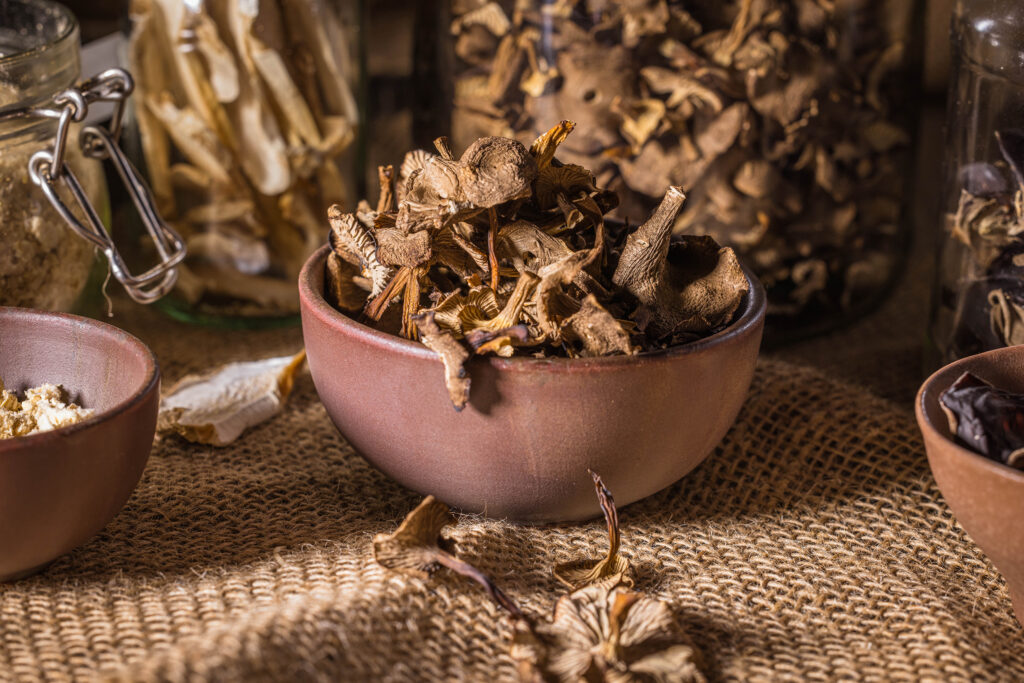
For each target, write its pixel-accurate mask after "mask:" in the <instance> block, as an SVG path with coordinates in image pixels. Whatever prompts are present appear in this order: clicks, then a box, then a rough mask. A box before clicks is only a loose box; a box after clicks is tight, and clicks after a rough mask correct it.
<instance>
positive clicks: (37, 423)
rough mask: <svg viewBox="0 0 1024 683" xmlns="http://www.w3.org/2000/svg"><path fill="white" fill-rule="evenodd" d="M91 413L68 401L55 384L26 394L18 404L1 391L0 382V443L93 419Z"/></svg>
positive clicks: (41, 386)
mask: <svg viewBox="0 0 1024 683" xmlns="http://www.w3.org/2000/svg"><path fill="white" fill-rule="evenodd" d="M92 415H93V411H92V410H90V409H88V408H82V407H80V406H78V405H76V404H74V403H71V402H69V401H68V398H67V392H65V391H64V389H63V388H62V387H61V386H59V385H56V384H42V385H40V386H38V387H35V388H33V389H28V390H26V391H25V400H24V401H19V400H18V397H17V396H15V395H14V393H13V392H10V391H7V390H6V389H4V383H3V380H0V439H10V438H12V437H16V436H28V435H29V434H37V433H39V432H47V431H50V430H51V429H57V428H59V427H67V426H69V425H73V424H75V423H77V422H81V421H82V420H85V419H88V418H90V417H92Z"/></svg>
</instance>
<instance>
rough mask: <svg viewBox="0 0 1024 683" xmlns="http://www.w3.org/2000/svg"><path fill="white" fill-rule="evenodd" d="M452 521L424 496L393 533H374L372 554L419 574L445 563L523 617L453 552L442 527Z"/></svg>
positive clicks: (394, 566) (393, 566)
mask: <svg viewBox="0 0 1024 683" xmlns="http://www.w3.org/2000/svg"><path fill="white" fill-rule="evenodd" d="M454 521H455V518H454V517H453V516H452V514H451V511H450V510H449V509H448V506H447V505H445V504H444V503H442V502H441V501H439V500H437V499H435V498H434V497H433V496H427V497H426V498H424V499H423V501H422V502H421V503H420V504H419V505H418V506H416V509H414V510H413V511H412V512H410V513H409V514H408V515H406V517H405V519H404V520H402V523H401V524H400V525H399V527H398V528H397V529H396V530H395V531H394V532H393V533H390V534H377V535H376V536H374V537H373V557H374V559H375V560H377V563H378V564H380V565H381V566H382V567H386V568H387V569H394V570H397V571H403V572H407V573H410V574H414V575H418V576H427V575H429V574H430V573H431V572H432V571H433V570H434V569H435V568H436V567H437V566H438V565H441V566H444V567H447V568H448V569H451V570H452V571H453V572H455V573H456V574H459V575H461V576H464V577H466V578H468V579H472V580H473V581H476V582H477V583H479V584H480V585H481V586H483V588H484V590H486V591H487V594H488V595H489V596H490V597H491V599H492V600H494V602H496V603H497V604H498V605H500V606H501V607H502V608H504V609H505V610H506V611H508V612H509V614H511V615H512V616H513V617H515V618H522V616H523V615H522V612H520V610H519V608H518V607H517V606H516V605H515V603H513V602H512V601H511V600H510V599H509V598H508V596H507V595H505V594H504V593H503V592H502V591H501V589H500V588H498V587H497V586H495V585H494V583H493V582H492V581H491V580H490V579H489V578H488V577H487V576H486V575H485V574H484V573H483V572H481V571H480V570H479V569H477V568H476V567H474V566H473V565H471V564H469V563H467V562H464V561H462V560H460V559H459V558H457V557H455V555H453V554H452V552H451V550H452V547H453V544H452V543H451V541H449V540H448V539H446V538H444V536H442V535H441V530H442V529H444V528H445V527H446V526H448V525H449V524H451V523H453V522H454Z"/></svg>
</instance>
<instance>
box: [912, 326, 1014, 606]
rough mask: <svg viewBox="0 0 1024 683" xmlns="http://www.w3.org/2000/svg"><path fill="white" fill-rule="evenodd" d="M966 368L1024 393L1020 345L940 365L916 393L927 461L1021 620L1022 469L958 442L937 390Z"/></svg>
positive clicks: (981, 376) (991, 380) (1011, 389)
mask: <svg viewBox="0 0 1024 683" xmlns="http://www.w3.org/2000/svg"><path fill="white" fill-rule="evenodd" d="M964 372H972V373H974V374H975V375H977V376H978V377H980V378H982V379H984V380H986V381H988V382H991V383H992V384H994V385H995V386H997V387H1000V388H1002V389H1008V390H1010V391H1014V392H1021V393H1024V346H1018V347H1011V348H1006V349H997V350H995V351H988V352H986V353H982V354H979V355H977V356H970V357H968V358H964V359H962V360H959V361H956V362H955V363H952V364H950V365H947V366H946V367H944V368H942V369H941V370H939V371H938V372H936V373H935V374H934V375H932V376H931V377H929V378H928V380H927V381H925V383H924V385H923V386H922V387H921V390H920V391H919V392H918V394H917V404H916V412H917V422H918V425H919V426H920V427H921V433H922V434H923V435H924V445H925V450H926V451H927V452H928V464H929V465H931V468H932V474H933V475H934V476H935V482H936V483H937V484H938V485H939V490H940V491H942V496H943V497H944V498H945V499H946V502H947V503H948V504H949V507H950V509H951V510H952V511H953V514H954V515H956V518H957V521H959V522H960V525H961V526H962V527H963V528H964V530H965V531H966V532H967V533H968V534H969V535H970V537H971V538H972V539H974V541H975V543H977V544H978V546H979V547H980V548H981V549H982V550H983V551H985V554H986V555H988V557H989V559H991V560H992V563H993V564H994V565H995V566H996V568H997V569H998V570H999V571H1000V572H1001V573H1002V575H1003V577H1004V578H1005V579H1006V583H1007V586H1008V587H1009V589H1010V597H1011V598H1012V600H1013V606H1014V612H1015V613H1016V615H1017V620H1018V621H1020V622H1021V624H1024V525H1021V519H1024V472H1021V471H1019V470H1015V469H1013V468H1011V467H1007V466H1005V465H1002V464H1000V463H998V462H995V461H993V460H989V459H988V458H986V457H984V456H981V455H979V454H977V453H975V452H974V451H972V450H970V449H968V448H964V447H963V446H961V445H959V444H958V443H956V442H955V441H954V440H953V438H952V435H951V434H950V431H949V423H948V421H947V419H946V416H945V414H944V413H943V412H942V408H941V407H940V405H939V395H940V394H941V393H942V392H943V391H945V390H946V389H948V388H949V386H950V385H951V384H952V383H953V382H955V381H956V379H957V377H959V376H960V375H961V374H963V373H964Z"/></svg>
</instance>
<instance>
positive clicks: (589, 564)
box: [554, 472, 633, 590]
mask: <svg viewBox="0 0 1024 683" xmlns="http://www.w3.org/2000/svg"><path fill="white" fill-rule="evenodd" d="M590 476H591V477H593V479H594V488H596V489H597V500H598V502H599V503H600V505H601V512H603V513H604V519H605V522H606V523H607V524H608V554H607V555H606V556H605V557H603V558H601V559H600V560H589V559H588V560H581V561H577V562H570V563H567V564H560V565H558V566H556V567H555V572H554V573H555V578H556V579H558V580H559V581H561V582H562V583H564V584H565V585H567V586H569V587H570V588H572V589H573V590H577V589H580V588H584V587H586V586H590V585H593V584H602V583H611V584H612V585H619V584H622V585H626V586H632V585H633V579H632V577H631V576H630V572H631V569H630V566H629V560H627V559H626V558H624V557H623V556H622V555H620V554H619V540H620V536H619V513H618V511H617V510H616V509H615V500H614V499H613V498H612V494H611V491H609V490H608V489H607V488H605V485H604V482H603V481H601V477H599V476H598V475H597V474H596V473H594V472H591V473H590Z"/></svg>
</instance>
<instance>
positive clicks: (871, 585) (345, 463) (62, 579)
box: [0, 240, 1024, 681]
mask: <svg viewBox="0 0 1024 683" xmlns="http://www.w3.org/2000/svg"><path fill="white" fill-rule="evenodd" d="M918 247H919V248H918V253H917V256H916V257H915V259H914V260H913V261H912V264H911V268H910V271H909V274H908V276H907V277H906V279H905V281H904V283H903V285H902V286H901V287H900V288H899V290H898V291H897V293H896V295H895V296H894V297H893V298H892V299H891V300H890V301H889V303H888V304H886V305H885V306H884V307H883V308H882V309H881V310H880V311H879V312H878V313H876V314H875V315H872V316H871V317H869V318H867V319H865V320H864V321H862V322H861V323H859V324H857V325H855V326H853V327H851V328H849V329H847V330H843V331H840V332H838V333H835V334H833V335H829V336H827V337H823V338H819V339H816V340H812V341H809V342H805V343H802V344H797V345H795V346H792V347H790V348H788V349H785V350H782V351H775V352H770V353H766V354H765V355H764V356H763V359H762V361H761V363H760V365H759V367H758V372H757V376H756V378H755V381H754V385H753V387H752V389H751V393H750V398H749V399H748V401H747V404H746V406H745V407H744V409H743V411H742V413H741V415H740V417H739V419H738V421H737V423H736V425H735V427H734V428H733V429H732V431H731V432H730V433H729V434H728V436H727V437H726V439H725V441H724V442H723V443H722V445H721V447H720V448H719V449H718V450H717V451H716V452H715V453H714V454H713V455H712V456H711V457H710V458H708V460H707V461H706V462H705V463H704V464H703V465H702V466H700V467H699V468H698V469H696V470H695V471H694V472H693V473H691V474H690V475H689V476H687V477H686V478H685V479H683V480H682V481H681V482H679V483H677V484H675V485H674V486H671V487H670V488H668V489H666V490H665V491H662V492H661V493H659V494H657V495H655V496H653V497H651V498H650V499H648V500H645V501H642V502H640V503H637V504H634V505H630V506H628V507H626V508H624V509H623V510H622V511H621V515H620V517H621V521H622V527H623V536H624V538H623V542H624V552H625V554H627V555H628V556H629V557H630V558H631V559H632V561H633V563H634V565H635V566H636V567H638V568H639V574H640V578H639V582H638V587H639V588H640V589H642V590H644V591H647V592H649V593H651V594H654V595H656V596H658V597H661V598H663V599H665V600H668V601H670V602H671V603H672V604H673V605H674V606H675V607H676V608H677V610H678V614H679V618H680V620H681V621H682V622H683V623H684V624H685V625H686V626H687V627H688V629H689V631H690V633H691V634H692V636H693V638H694V640H695V641H696V642H697V644H698V645H699V646H700V647H701V649H702V650H703V653H704V655H705V658H706V660H707V663H708V674H709V676H710V677H711V678H712V679H734V680H836V679H862V680H944V681H957V680H962V681H966V680H972V681H973V680H1024V638H1022V630H1021V628H1020V626H1018V625H1017V624H1016V622H1015V621H1014V619H1013V615H1012V612H1011V606H1010V601H1009V597H1008V594H1007V590H1006V585H1005V583H1004V582H1003V580H1002V579H1001V578H1000V576H999V575H998V574H997V573H996V571H995V570H994V569H993V567H992V565H991V563H990V562H989V561H988V560H987V559H986V558H985V556H984V555H983V554H982V553H981V551H980V550H979V549H978V548H977V546H975V545H974V543H972V542H971V540H970V539H969V538H968V537H967V536H966V535H965V534H964V532H963V530H962V529H961V528H960V526H959V525H958V524H957V523H956V521H955V520H954V519H953V517H952V515H951V514H950V512H949V509H948V508H947V507H946V505H945V503H944V502H943V500H942V497H941V495H940V494H939V492H938V490H937V489H936V487H935V483H934V481H933V479H932V477H931V474H930V473H929V470H928V465H927V462H926V460H925V455H924V450H923V446H922V443H921V440H920V436H919V434H918V431H917V427H916V425H915V422H914V417H913V412H912V397H913V395H914V392H915V390H916V388H917V386H918V384H919V382H920V379H921V361H920V359H921V342H922V339H923V331H924V321H925V318H926V314H927V311H926V303H925V302H926V300H927V293H928V283H929V282H930V280H931V277H930V273H929V272H928V265H929V264H930V261H931V259H930V258H929V254H930V253H931V245H930V244H929V243H928V241H927V240H925V241H924V243H923V244H922V243H921V240H919V244H918ZM115 322H116V323H118V324H121V325H123V326H125V327H127V328H128V329H129V330H131V331H133V332H134V333H136V334H137V335H139V336H140V337H141V338H142V339H143V340H145V341H146V342H147V343H149V344H150V345H151V346H152V347H153V349H154V350H155V351H156V353H157V355H158V357H159V358H160V361H161V363H162V366H163V371H164V377H165V381H166V382H167V383H168V384H169V382H171V381H173V380H175V379H177V378H178V377H180V376H182V375H183V374H184V373H186V372H189V371H195V370H201V369H204V368H206V367H209V366H211V365H214V364H218V363H222V362H226V361H230V360H234V359H252V358H260V357H267V356H271V355H279V354H284V353H292V352H294V351H296V350H297V349H298V348H299V347H300V346H301V335H300V334H299V332H298V330H295V329H292V330H285V331H275V332H221V331H213V330H205V329H197V328H191V327H187V326H183V325H179V324H176V323H173V322H170V321H169V320H167V319H166V318H164V317H162V316H160V315H159V314H158V313H156V312H154V311H149V310H145V309H142V308H139V307H136V306H132V305H129V304H125V303H124V302H119V303H118V314H117V316H116V317H115ZM419 498H420V497H419V496H418V495H417V494H415V493H412V492H410V491H408V490H405V489H403V488H401V487H399V486H397V485H396V484H394V483H392V482H390V481H389V480H388V479H387V478H385V477H384V476H383V475H381V474H379V473H377V472H376V471H375V470H373V469H372V468H370V467H369V466H368V465H367V464H366V463H364V461H363V460H362V459H361V458H360V457H359V456H358V455H356V454H355V453H353V452H352V450H351V448H350V447H349V446H348V445H347V444H346V443H345V441H344V439H343V438H342V437H341V436H340V435H339V434H338V433H337V431H336V430H335V429H334V427H333V426H332V424H331V422H330V420H329V419H328V418H327V415H326V413H325V412H324V409H323V407H322V406H321V404H320V403H319V402H318V400H317V397H316V393H315V391H314V389H313V386H312V382H311V381H310V379H309V377H308V375H307V376H304V377H302V378H301V379H300V380H299V382H298V384H297V386H296V390H295V393H294V395H293V396H292V399H291V401H290V402H289V404H288V406H287V409H286V411H285V412H284V413H283V414H282V415H280V416H278V417H277V418H275V419H274V420H272V421H271V422H269V423H267V424H265V425H263V426H261V427H258V428H256V429H254V430H253V431H251V432H249V433H248V434H246V435H245V436H244V437H243V438H242V439H241V440H240V441H238V442H237V444H235V445H234V446H232V447H229V448H225V449H215V448H208V447H199V446H193V445H189V444H187V443H185V442H183V441H181V440H179V439H178V438H176V437H173V438H166V439H162V440H159V441H158V442H157V444H156V446H155V448H154V450H153V454H152V456H151V458H150V461H149V465H148V467H147V469H146V472H145V474H144V475H143V478H142V482H141V483H140V485H139V487H138V489H137V490H136V492H135V494H134V495H133V496H132V498H131V500H130V501H129V502H128V504H127V506H126V507H125V508H124V510H123V511H122V512H121V513H120V514H119V515H118V516H117V517H116V518H115V519H114V520H113V521H112V522H111V523H110V524H109V525H108V526H107V528H106V529H104V530H103V532H101V533H100V534H99V535H98V536H97V537H96V538H94V539H92V540H91V541H90V542H89V543H87V544H86V545H84V546H83V547H81V548H79V549H78V550H76V551H74V552H72V553H71V554H69V555H67V556H65V557H62V558H60V559H59V560H57V561H56V562H55V563H54V564H53V565H52V566H51V567H50V568H49V569H48V570H47V571H45V572H44V573H42V574H39V575H37V576H34V577H31V578H28V579H24V580H22V581H19V582H17V583H13V584H7V585H0V680H2V681H8V680H12V681H13V680H17V681H36V680H50V681H61V680H88V679H94V678H100V679H128V680H135V679H138V680H163V679H167V680H182V681H184V680H190V681H191V680H195V681H207V680H209V681H225V680H235V679H240V678H248V679H257V680H280V681H303V680H420V679H425V680H458V679H467V680H485V681H490V680H500V681H506V680H513V679H514V675H515V672H514V668H513V666H512V663H511V661H510V660H509V658H508V656H507V654H506V638H507V635H508V632H507V627H506V625H505V623H504V621H503V619H502V617H501V615H500V614H499V612H498V610H497V609H496V608H495V607H494V606H492V605H491V603H489V602H488V601H487V599H486V598H485V597H484V595H483V593H482V591H480V590H479V589H478V588H477V587H476V586H474V585H470V584H468V583H466V582H464V581H463V580H460V579H458V578H457V577H454V576H452V575H451V574H449V573H446V572H440V573H438V574H437V575H436V576H435V577H433V578H431V579H429V580H418V579H409V578H406V577H403V576H398V575H395V574H392V573H389V572H387V571H384V570H382V569H381V568H380V567H378V566H377V565H376V564H375V563H374V561H373V559H372V555H371V552H370V539H371V537H372V536H373V535H374V534H375V533H377V532H380V531H389V530H391V529H393V528H394V527H395V525H396V524H397V523H398V521H399V520H400V519H401V518H402V517H403V516H404V515H405V514H406V513H407V512H408V511H409V510H410V509H411V508H412V507H413V506H414V505H415V504H416V503H417V502H418V500H419ZM595 511H596V507H595ZM450 533H451V536H452V537H454V539H456V541H457V543H458V549H459V553H460V554H461V555H462V556H463V557H465V558H466V559H467V560H469V561H470V562H472V563H474V564H476V565H478V566H479V567H480V568H482V569H483V570H484V571H486V572H487V573H489V574H491V575H492V576H493V577H495V579H496V580H497V582H498V583H499V584H500V585H501V587H502V588H504V589H505V590H506V591H507V592H508V593H509V594H510V595H511V596H512V598H513V599H515V600H516V601H517V602H519V603H520V604H522V605H523V606H524V608H525V609H526V610H528V611H529V612H531V613H533V614H546V613H548V612H549V611H550V609H551V606H552V604H553V602H554V600H555V599H556V597H557V596H558V595H559V594H560V588H559V585H558V584H557V582H556V581H555V580H554V579H553V578H552V577H551V573H550V568H551V566H552V565H553V564H555V563H557V562H564V561H568V560H571V559H575V558H579V557H582V556H596V555H598V554H600V553H601V552H603V550H604V548H605V530H604V528H603V524H602V523H600V522H598V521H594V522H590V523H586V524H580V525H562V526H548V527H524V526H515V525H511V524H507V523H502V522H496V521H488V520H483V519H480V518H475V517H462V518H460V520H459V522H458V524H457V525H456V526H455V527H453V528H452V529H451V532H450Z"/></svg>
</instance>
